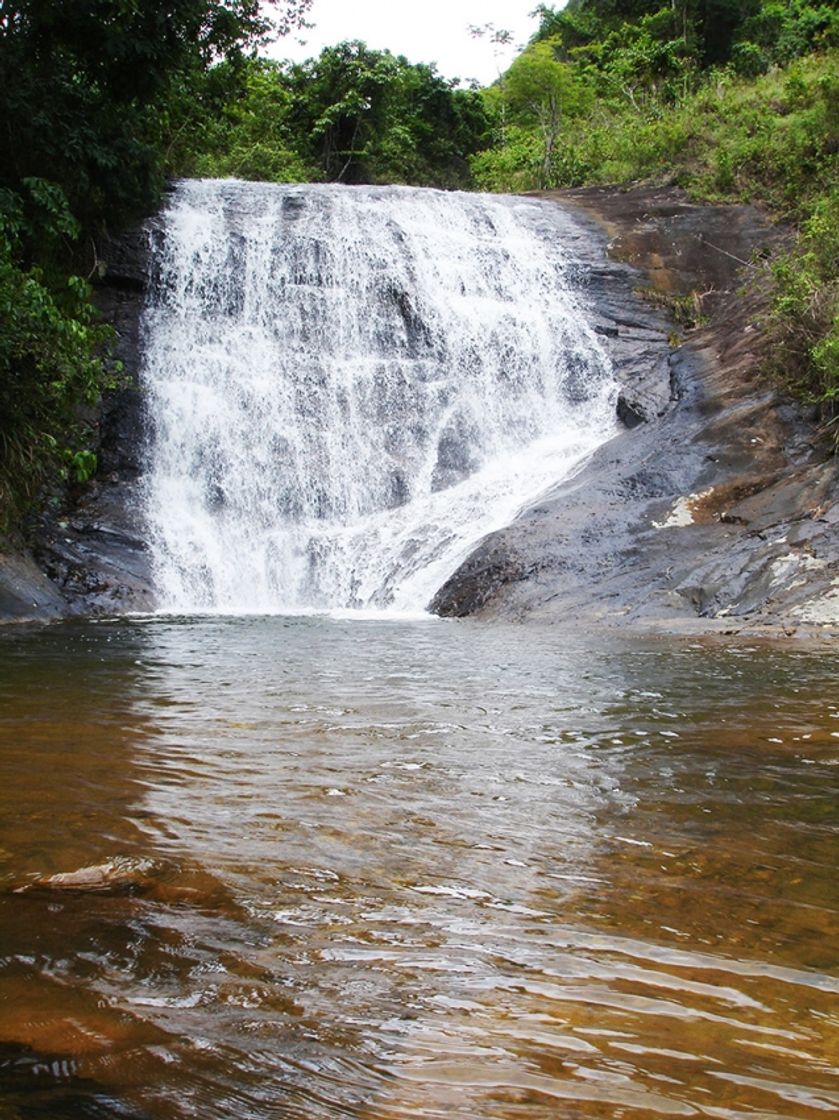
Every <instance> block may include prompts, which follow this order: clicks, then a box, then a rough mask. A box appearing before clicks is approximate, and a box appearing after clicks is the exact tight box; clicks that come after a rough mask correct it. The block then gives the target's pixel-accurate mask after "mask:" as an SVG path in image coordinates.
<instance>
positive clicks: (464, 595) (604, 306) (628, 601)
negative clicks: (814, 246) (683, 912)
mask: <svg viewBox="0 0 839 1120" xmlns="http://www.w3.org/2000/svg"><path fill="white" fill-rule="evenodd" d="M547 197H552V198H555V199H556V201H557V202H558V203H559V204H561V205H564V206H570V207H572V208H574V209H575V210H577V211H578V212H579V213H580V214H581V215H583V216H585V217H587V218H588V220H589V221H591V222H592V223H593V224H594V225H595V226H596V227H597V229H598V230H599V231H600V233H601V236H605V239H606V254H607V257H608V259H609V260H610V261H611V262H612V264H611V267H605V268H604V270H603V271H602V273H601V274H600V277H599V280H598V279H597V278H595V279H596V282H595V285H594V287H593V290H592V291H591V292H590V296H591V299H592V302H593V304H594V306H595V307H596V308H597V310H598V312H605V314H606V316H607V318H610V319H611V322H612V323H613V325H616V326H617V328H618V329H617V334H613V332H611V331H607V332H606V337H607V340H608V341H609V342H610V344H611V345H612V348H613V353H614V356H615V360H616V366H617V370H618V375H619V379H620V380H622V382H623V383H624V384H625V385H626V386H627V388H626V390H625V392H624V394H623V397H624V399H625V405H624V406H622V407H624V408H626V417H627V420H628V423H629V424H631V425H633V426H632V427H631V428H630V427H627V430H625V431H624V432H623V433H621V434H619V435H618V436H617V437H616V438H615V439H613V440H612V441H611V442H609V443H608V444H606V445H604V446H603V447H601V448H599V449H598V450H597V451H596V452H595V453H594V455H592V457H591V458H590V459H589V461H588V462H587V463H586V464H585V465H584V467H583V469H582V470H580V471H579V472H578V473H577V474H576V475H575V476H574V477H573V478H572V479H570V480H567V481H566V482H564V483H562V484H561V485H559V486H558V487H557V488H556V489H555V490H554V491H553V492H552V493H551V494H549V495H547V496H546V497H545V498H544V499H543V500H542V501H540V502H539V503H538V504H537V505H535V506H533V507H532V508H530V509H528V510H526V511H524V512H523V513H522V514H521V515H520V516H519V517H518V518H517V520H516V521H515V522H513V523H512V524H511V525H510V526H508V527H507V528H505V529H503V530H501V531H500V532H497V533H494V534H492V535H491V536H489V537H487V538H486V539H485V540H484V541H483V542H482V543H481V544H480V545H479V547H478V548H477V549H476V550H475V552H474V553H473V554H472V555H471V556H470V557H469V558H468V560H467V561H466V562H465V563H464V564H463V565H462V566H461V567H460V569H459V570H458V571H457V572H455V574H454V575H453V576H452V577H451V578H450V579H449V580H448V581H447V582H446V584H445V585H444V587H442V588H441V589H440V591H439V592H438V593H437V595H436V596H435V598H434V601H433V603H432V609H433V610H435V611H436V612H437V613H439V614H442V615H446V616H463V615H468V614H472V615H477V616H479V617H481V618H491V617H502V616H503V617H507V618H515V619H526V618H538V619H541V620H548V621H556V622H560V621H561V622H565V623H568V622H574V623H576V624H583V625H587V624H601V625H602V624H605V625H609V626H633V627H636V628H645V629H652V630H658V631H663V632H673V631H709V630H710V631H723V632H725V633H763V632H768V633H778V632H785V633H788V634H791V633H795V632H799V633H812V632H813V630H814V629H816V630H818V631H819V632H822V633H829V634H834V633H839V485H838V484H837V470H836V463H835V460H834V459H833V457H832V456H831V455H830V454H829V453H828V450H827V448H826V446H825V444H824V442H823V441H822V440H821V439H820V438H819V436H818V433H817V432H816V431H815V429H814V427H813V425H812V424H811V423H810V422H808V418H807V417H805V416H803V415H802V414H801V412H800V410H798V409H796V408H794V407H793V406H791V405H789V404H788V403H785V402H784V401H783V400H782V399H781V398H780V397H779V395H778V394H777V393H776V392H775V391H774V390H773V389H772V388H771V386H769V385H767V383H766V381H765V379H764V378H763V377H762V376H761V372H760V371H761V357H762V354H763V352H764V348H765V346H766V345H767V343H766V340H765V335H764V333H763V332H762V331H761V316H762V315H763V314H764V313H765V305H766V298H765V292H764V290H763V287H764V286H763V284H762V283H761V265H760V261H761V258H763V257H765V256H766V254H767V253H769V252H771V251H772V250H773V249H775V248H777V246H778V245H779V243H780V241H781V240H782V239H783V237H784V233H783V231H781V230H779V229H777V228H773V227H772V226H771V225H770V224H769V223H768V222H767V221H766V219H765V218H764V217H763V216H762V215H761V213H760V212H759V211H758V210H756V209H755V208H753V207H750V206H726V207H710V206H696V205H692V204H691V203H690V202H689V201H688V200H687V199H686V197H685V196H684V195H683V194H682V193H681V192H680V191H678V190H675V189H665V188H662V189H639V190H633V191H627V192H618V191H614V190H603V189H599V188H589V189H583V190H578V191H571V192H561V193H559V194H553V195H548V196H547ZM638 291H641V292H642V293H643V296H644V297H645V301H646V302H647V303H649V302H650V301H652V303H653V304H658V305H659V306H666V305H667V303H668V302H670V304H671V306H674V305H675V306H676V307H682V308H686V309H687V310H690V308H691V305H693V309H694V314H695V315H696V316H697V318H698V319H699V322H700V323H701V325H698V326H696V327H694V329H691V330H687V331H685V330H684V329H683V328H681V327H679V326H678V324H673V325H671V326H670V327H669V328H668V327H663V326H661V324H660V321H659V329H660V330H668V331H669V332H670V333H671V338H670V341H671V342H672V343H673V344H674V345H673V346H672V347H668V352H667V357H666V364H667V368H668V370H669V383H670V390H671V391H670V396H669V400H668V402H667V403H666V405H665V406H664V407H663V408H662V407H661V405H660V400H661V398H660V395H659V396H658V397H656V398H655V399H654V401H653V403H652V404H650V402H649V400H648V397H647V396H646V395H645V394H648V393H649V391H650V386H649V384H648V381H647V380H646V379H642V381H641V382H640V383H639V384H638V385H637V386H636V383H635V380H634V379H635V378H637V377H638V376H639V375H644V377H645V378H648V377H649V375H650V373H651V370H650V367H649V365H647V366H646V368H643V369H639V368H638V366H637V364H636V362H637V361H641V362H644V361H646V360H647V358H648V357H652V354H653V352H654V353H655V354H656V361H658V357H657V355H658V351H650V352H648V354H645V353H644V351H643V350H640V351H638V350H635V347H634V341H635V339H636V338H637V337H638V333H639V328H641V329H643V330H644V331H645V332H646V331H647V330H649V329H650V327H651V325H652V324H651V323H650V321H649V320H648V319H644V318H643V317H642V316H639V315H638V313H637V307H638V300H637V297H636V296H635V295H634V293H635V292H638ZM673 297H677V300H676V301H673ZM677 334H678V335H679V337H678V338H677V337H675V336H676V335H677ZM644 337H645V339H646V338H647V335H646V333H645V335H644ZM648 346H652V343H651V342H648ZM658 388H659V389H660V386H659V387H658ZM652 389H653V390H654V391H655V390H656V385H655V381H654V383H653V386H652ZM639 420H642V421H643V422H642V423H638V421H639Z"/></svg>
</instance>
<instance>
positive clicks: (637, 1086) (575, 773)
mask: <svg viewBox="0 0 839 1120" xmlns="http://www.w3.org/2000/svg"><path fill="white" fill-rule="evenodd" d="M0 645H1V646H2V654H3V660H2V682H3V683H2V709H0V710H2V713H3V720H2V724H0V729H1V730H2V737H3V748H2V756H0V766H2V768H3V770H2V775H1V776H2V779H3V780H2V786H0V789H1V790H2V793H0V797H2V798H3V809H4V813H3V823H2V825H0V847H2V849H3V850H2V852H0V857H2V875H3V881H4V882H5V883H6V891H5V893H4V894H3V895H2V896H0V911H1V913H0V953H2V958H3V962H2V969H0V992H2V994H3V997H4V998H3V999H2V1000H0V1008H6V1010H5V1011H2V1010H0V1047H3V1048H4V1049H3V1050H0V1086H2V1087H3V1088H0V1092H5V1099H6V1100H7V1101H8V1102H9V1107H10V1109H11V1112H10V1115H12V1116H21V1117H22V1116H24V1115H27V1114H28V1113H27V1109H29V1110H30V1111H31V1108H32V1101H33V1100H34V1099H36V1097H37V1101H38V1105H37V1107H38V1108H42V1109H44V1110H45V1111H43V1112H42V1113H41V1114H42V1115H52V1114H53V1113H50V1112H48V1111H46V1110H47V1109H49V1108H56V1109H60V1108H63V1107H65V1103H62V1102H66V1100H67V1099H68V1097H67V1094H68V1093H69V1094H70V1099H71V1101H72V1102H73V1104H72V1107H76V1108H78V1109H81V1108H87V1109H89V1110H90V1109H93V1110H95V1108H97V1107H108V1108H112V1109H114V1110H116V1109H117V1108H120V1109H123V1110H128V1111H129V1112H130V1114H132V1115H133V1114H138V1115H139V1114H142V1115H146V1116H160V1117H165V1118H169V1117H178V1116H188V1115H202V1116H217V1117H227V1116H230V1117H233V1116H236V1117H268V1116H271V1117H274V1116H288V1117H297V1118H300V1117H306V1118H309V1117H313V1118H314V1117H337V1116H354V1117H365V1118H368V1120H395V1118H407V1117H443V1116H462V1117H464V1118H466V1117H469V1118H479V1117H488V1118H489V1117H492V1118H499V1120H508V1118H510V1120H512V1118H516V1117H526V1118H527V1120H541V1118H543V1117H544V1118H547V1117H556V1116H557V1115H562V1116H580V1117H585V1118H589V1117H591V1118H595V1117H614V1116H622V1117H628V1118H636V1117H637V1118H639V1120H640V1118H642V1117H643V1118H646V1117H658V1116H670V1115H677V1116H678V1115H685V1116H689V1115H696V1116H719V1117H724V1118H727V1120H733V1118H739V1117H743V1118H744V1120H745V1117H746V1116H749V1117H755V1116H763V1117H769V1116H771V1117H789V1118H795V1120H799V1118H808V1117H815V1116H824V1115H825V1113H826V1112H827V1113H829V1112H831V1111H833V1110H836V1109H837V1108H839V1086H837V1081H836V1072H837V1065H839V1054H837V1049H839V1047H837V1041H836V1039H837V1031H836V1026H837V1013H836V1005H837V1001H836V993H837V991H839V982H837V966H838V965H839V961H837V955H838V951H839V944H838V943H837V936H836V928H837V926H836V911H837V901H838V899H837V895H839V890H837V885H836V882H835V873H834V868H835V863H836V855H837V833H836V830H835V827H834V826H835V817H834V816H833V813H834V812H835V806H836V798H835V795H836V791H837V769H836V764H837V762H839V705H836V704H834V703H833V702H832V701H830V700H826V699H825V698H826V697H833V696H835V695H839V690H837V688H836V679H837V676H839V673H837V667H836V664H835V660H834V659H833V658H832V657H831V655H830V654H829V653H828V652H827V651H817V652H806V651H802V650H777V649H772V648H770V647H761V648H754V649H748V648H745V647H740V648H726V647H724V646H720V645H716V644H713V643H710V644H700V645H694V646H691V645H690V644H688V643H660V642H615V643H614V644H611V645H609V646H606V647H604V646H602V645H601V646H600V647H594V646H590V647H589V646H586V645H585V644H584V643H582V642H579V641H578V642H575V643H573V644H570V645H569V643H568V638H567V635H562V634H561V633H559V632H557V631H545V632H541V631H539V630H534V629H524V628H513V629H506V628H493V629H482V628H478V627H471V626H469V625H463V624H444V623H434V622H431V621H429V622H426V623H422V622H420V623H414V624H408V623H402V624H396V623H386V622H373V621H368V622H364V623H358V622H355V623H351V622H336V621H330V620H327V619H321V620H316V619H301V618H298V619H285V620H283V619H250V620H236V619H221V620H213V619H202V620H198V621H189V620H182V621H177V620H170V621H165V620H155V621H151V622H147V623H140V622H136V623H127V622H122V623H114V624H100V625H98V626H75V627H73V626H68V627H59V628H52V629H48V630H38V631H31V632H28V633H27V632H24V631H14V632H9V633H3V634H0ZM114 857H121V858H123V859H126V860H129V861H130V860H136V861H138V864H137V865H139V864H140V861H142V868H143V869H144V870H143V873H142V874H140V875H137V876H136V877H135V878H134V880H132V881H128V882H125V881H119V882H116V883H114V882H111V883H109V884H105V885H104V886H103V889H102V890H100V891H99V892H98V893H90V892H89V891H87V890H72V889H71V890H66V889H65V890H57V889H56V887H55V882H54V881H53V882H52V883H50V882H49V881H48V877H49V876H50V875H55V873H57V872H70V871H73V870H74V869H78V868H83V867H86V866H96V865H101V864H102V863H103V861H107V860H109V859H111V860H113V858H114ZM21 886H25V887H26V888H27V889H26V890H24V891H23V893H14V891H15V890H19V888H20V887H21ZM7 1050H8V1056H7V1057H4V1055H5V1054H6V1051H7ZM62 1063H63V1064H62ZM33 1093H34V1094H35V1095H36V1096H35V1097H33ZM0 1099H2V1098H0ZM103 1102H105V1104H104V1105H103ZM131 1110H133V1111H131ZM59 1114H61V1113H59V1112H55V1115H59ZM70 1114H71V1113H68V1115H70ZM89 1114H90V1115H91V1116H94V1115H98V1114H97V1113H96V1112H95V1111H90V1112H89ZM75 1115H83V1113H82V1112H81V1111H77V1112H76V1113H75Z"/></svg>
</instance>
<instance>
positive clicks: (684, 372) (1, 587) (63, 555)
mask: <svg viewBox="0 0 839 1120" xmlns="http://www.w3.org/2000/svg"><path fill="white" fill-rule="evenodd" d="M541 197H543V198H549V199H551V200H553V201H555V202H556V203H557V204H558V205H562V206H565V207H569V208H570V209H572V211H573V212H574V213H575V215H576V217H577V218H578V219H579V220H580V222H581V223H582V225H583V228H584V230H585V231H586V234H587V235H586V236H583V237H581V238H580V244H579V247H575V251H579V252H580V254H581V256H582V257H583V258H584V261H583V263H584V272H585V273H586V274H587V276H588V280H587V291H586V298H587V299H588V301H589V304H590V306H591V308H592V314H593V316H594V322H595V326H596V330H597V331H598V333H599V334H600V336H601V338H602V339H603V342H604V345H605V346H606V347H607V349H608V351H609V353H610V356H611V358H612V361H613V363H614V366H615V370H616V374H617V377H618V380H619V382H620V383H621V385H622V386H623V390H622V393H621V397H620V400H619V402H618V414H619V417H620V419H621V421H622V430H621V432H620V433H619V434H618V435H617V436H616V437H615V438H614V439H613V440H611V441H610V442H609V443H608V444H606V445H604V446H603V447H601V448H600V449H599V450H598V451H597V452H595V454H594V455H593V456H592V457H591V458H590V459H589V460H588V461H587V462H586V463H585V464H584V465H583V467H582V469H581V470H579V471H578V472H577V473H576V474H575V475H574V477H573V478H571V479H569V480H566V481H565V482H564V483H562V484H560V485H558V486H557V487H556V488H555V490H554V491H552V492H551V493H550V494H548V495H545V496H544V497H543V499H542V500H541V501H540V502H539V503H538V504H536V505H534V506H533V507H531V508H530V509H527V510H525V511H524V512H523V513H522V514H521V515H520V516H519V517H518V518H517V519H516V520H515V521H514V522H513V523H512V524H511V525H509V526H508V527H507V528H505V529H503V530H501V531H499V532H497V533H494V534H492V535H490V536H489V537H487V538H486V539H485V540H484V541H482V542H481V544H480V545H479V546H478V547H477V549H476V550H475V551H474V552H473V554H472V555H471V556H470V557H469V558H468V559H467V561H466V562H465V563H464V564H463V565H462V566H461V567H460V568H459V569H458V571H457V572H455V573H454V575H453V576H452V577H451V578H450V579H449V580H448V581H447V582H446V584H445V585H444V586H443V587H442V588H441V589H440V591H439V592H438V593H437V595H436V596H435V598H434V601H433V603H432V604H431V606H432V609H433V610H434V611H436V612H437V613H439V614H441V615H445V616H465V615H477V616H479V617H481V618H487V619H488V618H493V617H505V618H513V619H522V620H524V619H534V620H544V621H550V622H575V623H582V624H592V625H594V624H600V625H608V626H632V627H642V628H647V629H654V630H660V631H662V632H673V631H681V630H689V631H693V630H700V631H707V630H716V631H719V630H723V631H725V632H764V631H766V632H770V633H777V632H779V631H784V632H787V633H792V632H796V631H797V632H802V633H803V632H808V633H809V632H812V631H813V629H814V628H817V629H818V631H819V632H827V633H834V632H836V633H839V485H837V472H836V469H835V464H834V461H833V459H832V458H831V457H830V456H829V455H828V453H827V450H826V448H825V446H824V444H823V443H822V442H821V441H820V440H819V438H818V436H817V433H816V431H815V430H814V428H813V426H812V425H811V424H810V423H809V422H808V420H807V418H806V417H804V416H802V415H801V414H800V413H799V412H798V411H797V410H796V409H794V408H793V407H791V406H790V405H788V404H785V403H784V402H783V401H782V400H781V399H780V398H779V397H778V395H777V394H776V393H775V392H774V391H773V390H772V389H771V387H769V386H767V384H766V382H765V380H764V379H763V378H762V377H761V374H760V365H761V353H762V348H763V347H764V346H765V345H766V343H765V340H764V335H763V333H762V331H761V328H760V316H761V313H762V311H763V304H764V302H765V301H764V295H763V292H762V284H761V279H760V277H761V266H760V263H759V261H760V258H761V257H763V256H765V255H766V254H767V253H769V252H771V251H772V250H773V249H774V248H775V247H777V245H778V244H779V241H780V240H781V239H782V238H783V236H784V234H783V232H782V231H780V230H778V229H777V228H774V227H772V226H771V225H770V224H769V222H768V221H767V220H766V219H765V218H764V217H763V216H762V215H761V213H760V212H759V211H758V210H756V209H754V208H752V207H748V206H736V207H710V206H697V205H693V204H691V203H690V202H689V201H688V200H687V199H686V197H685V196H684V195H683V194H682V193H681V192H680V191H678V190H676V189H674V188H657V189H652V188H644V189H638V190H632V191H617V190H611V189H609V190H606V189H600V188H589V189H584V190H578V191H570V192H568V191H566V192H558V193H552V194H543V195H542V196H541ZM148 228H149V229H150V232H151V242H152V244H153V243H154V241H155V238H156V237H157V236H158V233H157V230H156V228H155V225H154V223H152V224H151V226H150V227H148ZM149 240H150V239H149V233H148V231H143V232H140V233H137V234H135V235H131V236H129V237H127V238H124V239H123V240H122V241H120V242H119V243H114V244H111V245H109V246H105V247H104V248H103V250H102V251H101V255H102V256H103V258H104V260H105V263H106V265H107V271H106V273H105V278H104V280H103V281H102V283H101V284H100V286H99V289H98V302H99V304H100V307H101V308H102V311H103V313H104V315H105V317H106V318H107V319H108V320H109V321H111V322H112V323H113V324H114V325H115V327H116V330H117V335H118V352H117V356H118V357H119V358H120V359H121V360H122V362H123V363H124V365H125V372H126V385H125V387H124V388H123V389H121V390H120V391H119V392H116V393H114V394H112V395H111V397H110V399H108V400H107V401H106V402H105V403H104V406H103V410H102V414H101V419H100V448H99V457H100V466H101V470H100V478H99V480H98V481H97V482H96V483H95V484H94V485H92V486H89V487H87V488H85V489H84V490H83V491H82V492H80V493H79V494H77V495H75V496H74V499H73V501H72V502H71V503H70V504H69V505H68V506H65V507H64V508H62V509H60V510H52V511H51V512H47V513H44V514H43V515H42V516H41V517H40V519H39V520H38V524H37V526H36V530H35V537H34V539H35V545H34V548H33V550H32V552H31V553H27V554H21V553H18V554H15V555H7V556H0V620H4V619H5V620H10V619H12V620H23V619H35V620H49V619H55V618H61V617H68V616H72V615H93V614H119V613H124V612H126V611H143V610H148V609H150V608H152V607H153V605H154V596H153V590H152V585H151V578H150V571H149V560H148V553H147V549H146V545H145V542H144V540H143V536H142V527H141V524H142V523H141V519H140V516H139V509H138V491H139V486H140V474H141V456H142V452H141V448H142V443H143V432H144V429H145V425H146V418H145V417H144V415H143V408H142V400H141V396H140V393H139V391H138V388H137V375H138V370H139V361H140V347H141V339H140V331H141V327H140V322H141V319H140V315H141V309H142V302H143V297H144V293H145V291H146V289H147V286H148V284H149V283H150V282H151V281H150V267H149V261H150V257H149ZM674 309H675V310H677V311H678V312H680V315H679V317H680V318H682V319H685V318H688V319H691V318H693V319H695V320H696V321H697V322H698V323H699V324H701V325H696V326H691V327H690V329H688V327H686V326H685V325H684V324H680V323H678V322H676V321H674V319H673V316H672V312H673V310H674Z"/></svg>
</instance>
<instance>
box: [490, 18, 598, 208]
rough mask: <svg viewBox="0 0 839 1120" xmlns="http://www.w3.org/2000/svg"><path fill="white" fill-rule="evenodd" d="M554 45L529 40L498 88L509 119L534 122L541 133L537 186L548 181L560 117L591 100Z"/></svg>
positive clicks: (548, 182) (518, 121)
mask: <svg viewBox="0 0 839 1120" xmlns="http://www.w3.org/2000/svg"><path fill="white" fill-rule="evenodd" d="M555 47H556V44H555V42H554V41H553V40H550V39H548V40H539V41H537V42H535V43H532V44H531V45H530V46H529V47H527V49H526V50H524V51H523V52H522V53H521V54H520V55H519V56H518V58H517V59H516V60H515V61H514V62H513V64H512V65H511V66H510V68H509V70H508V71H507V73H506V74H505V75H504V83H503V88H502V96H503V98H504V100H505V101H506V103H507V105H508V107H509V114H510V118H511V120H513V121H514V122H516V123H520V124H527V123H530V122H532V123H535V124H536V125H537V127H538V129H539V132H540V134H541V137H542V145H543V154H542V171H541V181H540V184H539V185H540V186H541V187H547V186H549V185H550V182H551V166H552V163H553V157H554V150H555V148H556V144H557V140H558V139H559V136H560V133H561V131H562V126H563V121H564V119H565V118H567V117H572V116H576V115H578V114H580V113H581V112H582V111H584V109H585V108H586V107H587V105H588V104H589V103H590V100H591V95H590V92H589V90H588V89H587V87H586V86H585V85H584V84H583V83H582V82H581V81H580V80H579V78H578V76H577V75H576V74H575V72H574V69H573V67H572V66H570V65H569V64H568V63H566V62H561V61H559V59H558V58H557V54H556V49H555Z"/></svg>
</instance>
